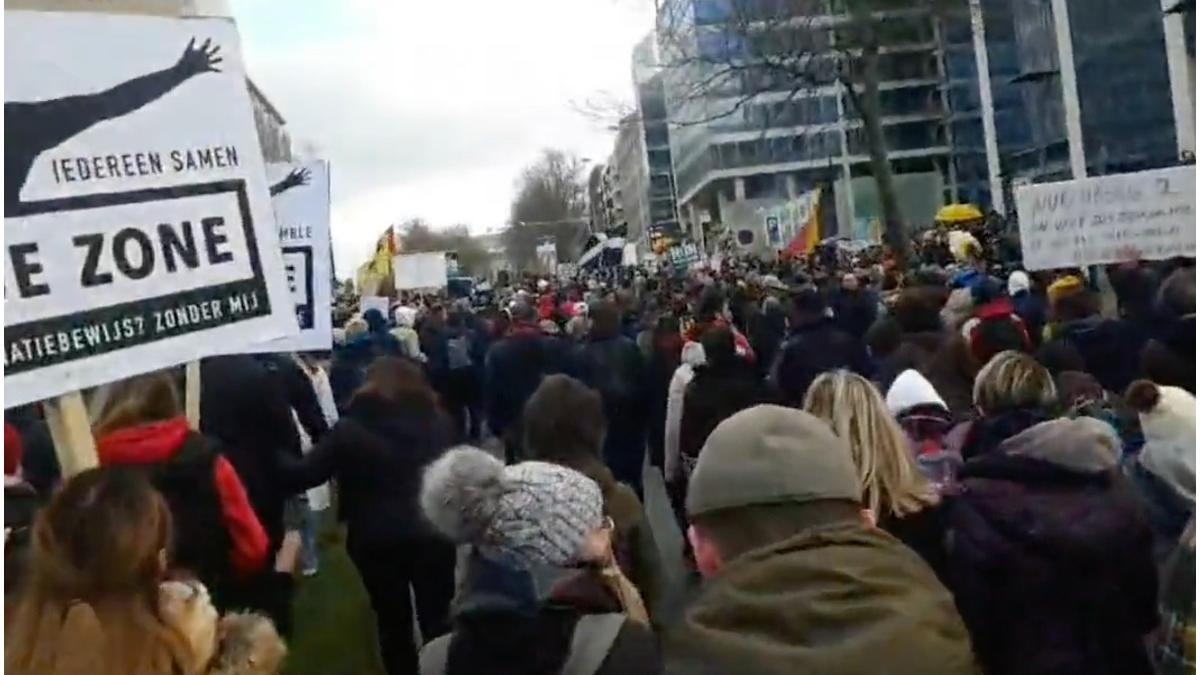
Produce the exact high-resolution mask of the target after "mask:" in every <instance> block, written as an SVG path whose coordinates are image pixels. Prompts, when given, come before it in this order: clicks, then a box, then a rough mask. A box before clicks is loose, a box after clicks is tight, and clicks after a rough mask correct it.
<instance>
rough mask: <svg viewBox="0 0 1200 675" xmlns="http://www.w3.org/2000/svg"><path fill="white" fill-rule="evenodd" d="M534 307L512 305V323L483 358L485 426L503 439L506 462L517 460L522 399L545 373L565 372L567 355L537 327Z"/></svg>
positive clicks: (526, 397) (527, 398)
mask: <svg viewBox="0 0 1200 675" xmlns="http://www.w3.org/2000/svg"><path fill="white" fill-rule="evenodd" d="M536 321H537V314H536V312H534V310H533V307H531V306H530V305H529V304H527V303H525V302H523V301H521V302H518V303H517V304H516V305H514V306H513V308H512V326H511V328H510V329H509V330H508V333H507V334H506V335H505V336H504V337H503V338H502V339H501V340H500V341H499V342H497V343H495V344H494V345H492V346H491V348H490V349H489V350H488V353H487V357H486V358H485V365H484V392H485V396H486V399H485V402H484V407H485V408H486V415H487V422H488V428H489V429H491V431H492V433H493V434H495V435H496V436H497V437H498V438H500V439H502V440H503V441H504V455H505V458H506V460H507V461H508V462H509V463H512V462H515V461H517V456H518V455H519V454H520V453H519V447H520V440H519V439H520V436H521V434H520V419H521V412H522V411H523V410H524V409H525V402H526V401H528V400H529V397H530V396H532V395H533V392H534V391H536V390H537V388H538V385H540V384H541V383H542V378H543V377H544V376H546V375H552V374H554V373H561V372H564V370H565V366H566V360H567V355H566V354H564V353H562V350H561V348H559V347H558V345H556V344H555V343H554V342H553V341H552V340H551V339H550V338H547V337H546V336H544V335H542V331H541V330H540V329H539V328H538V327H537V325H536V323H535V322H536Z"/></svg>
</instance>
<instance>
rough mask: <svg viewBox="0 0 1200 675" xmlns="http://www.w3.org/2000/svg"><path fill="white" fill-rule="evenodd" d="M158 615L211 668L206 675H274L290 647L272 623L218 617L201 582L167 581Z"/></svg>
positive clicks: (250, 617)
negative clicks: (184, 639)
mask: <svg viewBox="0 0 1200 675" xmlns="http://www.w3.org/2000/svg"><path fill="white" fill-rule="evenodd" d="M159 615H160V616H161V617H162V619H163V621H164V622H165V623H166V624H167V625H169V626H171V627H172V628H174V629H175V630H176V631H177V632H179V633H180V634H181V635H183V636H184V637H185V638H186V639H187V641H188V644H189V645H190V646H191V648H192V652H193V653H194V654H195V655H196V658H197V663H201V664H203V663H207V664H208V667H207V669H201V670H199V671H197V672H203V673H206V674H207V675H276V673H279V672H280V670H281V669H282V668H283V660H284V658H285V657H286V656H287V646H285V645H284V643H283V640H282V639H281V638H280V637H279V633H278V632H277V631H276V630H275V625H274V624H272V623H271V621H270V620H269V619H266V618H264V617H262V616H259V615H257V614H250V613H231V614H226V615H225V616H223V617H220V618H218V617H217V610H216V609H214V608H213V606H212V601H211V599H210V598H209V595H208V590H207V589H205V588H204V586H203V585H201V584H199V583H184V582H179V581H168V582H166V583H163V584H162V585H160V586H159Z"/></svg>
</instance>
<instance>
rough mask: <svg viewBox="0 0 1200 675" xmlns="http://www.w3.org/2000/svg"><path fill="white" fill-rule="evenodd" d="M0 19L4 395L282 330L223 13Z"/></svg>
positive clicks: (283, 290) (267, 230)
mask: <svg viewBox="0 0 1200 675" xmlns="http://www.w3.org/2000/svg"><path fill="white" fill-rule="evenodd" d="M4 14H5V26H4V38H5V43H4V54H5V63H4V77H5V83H4V173H5V175H4V235H5V241H4V246H5V253H6V260H5V266H4V291H5V296H4V327H5V330H4V392H5V405H9V406H11V405H16V404H20V403H25V402H29V401H35V400H39V399H43V398H48V397H51V396H55V395H58V394H62V393H64V392H68V391H72V390H76V389H82V388H85V387H90V386H94V385H98V384H102V383H104V382H108V381H112V380H116V379H120V378H124V377H129V376H132V375H137V374H139V373H143V372H147V371H151V370H156V369H160V368H165V367H168V366H172V365H176V364H179V363H183V362H186V361H191V360H194V359H198V358H201V357H203V356H206V355H210V354H214V353H217V352H219V351H223V352H228V351H229V350H230V348H231V347H233V348H240V347H249V346H250V345H252V344H256V343H261V342H264V341H266V340H271V339H274V338H277V337H281V336H285V335H289V334H292V333H294V332H295V331H296V320H295V316H294V312H293V307H292V302H291V299H290V296H289V293H288V289H287V281H286V277H285V274H284V269H283V259H282V257H281V255H280V250H279V242H278V238H277V234H276V231H275V220H274V216H273V215H272V211H271V202H270V195H269V194H268V188H267V181H266V171H265V169H264V166H263V161H262V150H261V148H260V147H259V142H258V136H257V134H256V133H255V128H254V118H253V113H252V110H251V105H250V98H249V93H248V92H247V89H246V74H245V69H244V68H243V65H242V58H241V49H240V46H239V41H238V34H237V30H236V28H235V27H234V24H233V22H232V21H230V20H226V19H198V18H189V19H171V18H160V17H145V16H118V15H99V14H87V13H51V12H22V11H6V12H5V13H4Z"/></svg>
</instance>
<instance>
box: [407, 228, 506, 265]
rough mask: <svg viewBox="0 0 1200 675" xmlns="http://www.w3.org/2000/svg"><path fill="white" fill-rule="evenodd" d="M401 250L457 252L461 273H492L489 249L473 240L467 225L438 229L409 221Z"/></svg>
mask: <svg viewBox="0 0 1200 675" xmlns="http://www.w3.org/2000/svg"><path fill="white" fill-rule="evenodd" d="M399 230H400V246H401V250H402V251H403V252H405V253H428V252H432V251H453V252H455V253H457V254H458V265H459V269H460V270H461V271H462V272H464V273H466V274H470V275H475V276H483V275H486V274H487V272H488V266H489V260H488V252H487V249H486V248H484V246H483V244H481V243H479V241H478V240H476V239H475V238H473V237H472V236H471V230H470V228H468V227H467V226H466V225H462V224H459V225H452V226H450V227H448V228H445V229H435V228H434V227H433V226H431V225H430V224H429V223H427V222H426V221H425V220H424V219H422V218H413V219H411V220H408V221H405V223H404V224H402V225H401V226H400V228H399Z"/></svg>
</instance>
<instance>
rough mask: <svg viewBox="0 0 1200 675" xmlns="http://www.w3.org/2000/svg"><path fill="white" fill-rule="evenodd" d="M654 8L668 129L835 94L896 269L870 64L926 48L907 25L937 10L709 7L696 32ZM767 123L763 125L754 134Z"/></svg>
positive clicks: (684, 5)
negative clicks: (845, 105) (767, 99)
mask: <svg viewBox="0 0 1200 675" xmlns="http://www.w3.org/2000/svg"><path fill="white" fill-rule="evenodd" d="M655 1H656V9H657V16H658V27H657V33H658V42H659V47H660V51H661V65H662V67H663V68H664V70H665V71H666V73H667V80H668V87H669V90H668V97H669V98H670V99H672V100H673V101H674V103H675V105H673V107H675V108H679V109H680V110H682V111H683V114H682V115H680V114H676V115H673V116H672V119H671V120H670V121H671V122H672V124H674V125H676V126H683V127H686V126H689V125H696V124H705V123H708V122H711V121H714V120H717V119H720V118H722V117H726V116H729V115H733V114H735V113H737V112H738V111H740V110H742V109H743V107H745V106H746V105H747V104H749V103H751V102H752V101H755V100H756V99H759V98H760V97H762V96H763V95H766V94H770V95H771V96H773V97H774V98H773V99H772V101H773V102H774V103H776V104H778V105H777V106H776V108H775V109H776V110H781V111H786V110H787V105H786V104H788V103H790V102H791V101H793V100H794V99H796V98H799V97H803V96H807V95H811V94H814V93H817V92H818V91H819V90H822V89H825V88H829V87H835V86H837V85H840V89H842V90H843V91H844V92H845V94H846V97H847V99H848V102H849V104H850V106H851V108H852V109H853V111H854V112H856V113H857V115H858V117H859V118H860V119H861V120H862V129H863V131H862V139H863V145H864V146H865V148H866V151H867V155H868V158H869V160H870V169H871V174H872V176H873V177H874V179H875V181H876V184H877V186H878V192H879V199H880V206H881V210H882V212H883V221H884V222H883V232H884V240H885V242H886V243H887V245H888V246H889V247H890V248H891V249H892V251H893V252H894V254H895V255H896V257H897V258H898V259H899V260H900V261H901V262H903V260H904V259H906V257H907V254H908V236H907V233H906V232H905V228H904V223H903V218H902V215H901V213H900V207H899V202H898V200H897V197H896V191H895V186H894V181H893V177H892V168H891V164H890V162H889V161H888V148H887V142H886V137H885V135H884V130H883V119H882V118H883V111H882V105H881V98H880V81H881V79H882V78H881V75H882V72H881V71H882V68H881V58H880V55H881V53H884V52H886V51H887V50H888V49H889V48H890V47H894V46H896V45H898V44H905V43H911V42H913V41H914V36H915V39H917V40H922V39H926V38H925V37H924V36H923V35H921V34H920V33H921V32H920V30H916V31H914V25H917V24H921V23H922V22H924V24H925V25H927V26H930V25H932V19H931V18H930V17H931V13H932V12H933V11H934V10H936V9H937V7H938V6H939V5H944V4H945V3H946V2H947V0H727V1H726V2H724V3H718V6H719V7H720V8H721V9H722V10H723V11H724V14H723V15H722V16H718V17H711V18H708V19H706V20H704V21H701V22H700V23H701V24H702V25H697V20H696V19H697V17H696V16H695V15H694V14H693V12H694V5H693V3H691V2H686V1H685V0H655ZM927 39H932V34H930V35H929V36H928V38H927ZM838 95H839V96H840V95H841V94H840V93H839V94H838ZM765 109H766V110H767V111H769V110H770V108H765ZM766 114H767V115H770V114H771V113H770V112H767V113H766ZM783 114H786V113H783ZM772 122H773V121H772V120H770V119H767V118H764V119H763V124H764V128H765V127H766V126H769V125H770V124H771V123H772ZM780 123H784V124H796V123H804V122H803V121H793V122H782V121H780Z"/></svg>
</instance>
